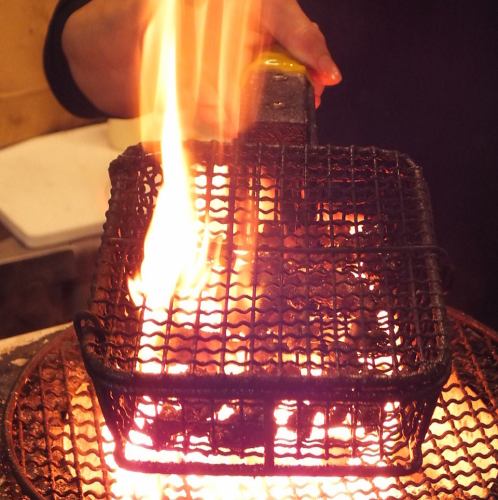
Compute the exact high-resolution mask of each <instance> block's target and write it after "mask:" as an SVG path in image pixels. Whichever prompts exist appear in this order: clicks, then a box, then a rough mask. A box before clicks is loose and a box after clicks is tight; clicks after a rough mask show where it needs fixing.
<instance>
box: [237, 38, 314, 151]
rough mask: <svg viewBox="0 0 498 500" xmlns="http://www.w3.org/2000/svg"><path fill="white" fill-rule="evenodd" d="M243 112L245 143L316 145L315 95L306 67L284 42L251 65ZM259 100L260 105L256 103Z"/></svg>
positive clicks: (247, 76) (261, 55)
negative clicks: (246, 126)
mask: <svg viewBox="0 0 498 500" xmlns="http://www.w3.org/2000/svg"><path fill="white" fill-rule="evenodd" d="M245 95H246V96H248V97H247V99H245V101H244V103H243V106H242V110H241V115H242V121H243V123H250V124H251V125H250V126H249V128H248V129H247V130H246V131H245V132H244V134H243V135H242V137H241V138H242V140H243V141H245V142H254V143H255V142H261V143H267V144H274V143H278V144H316V143H317V134H316V116H315V96H314V91H313V85H312V83H311V80H310V78H309V74H308V70H307V69H306V67H305V66H304V65H303V64H301V63H300V62H298V61H297V60H296V59H294V58H293V57H292V56H291V55H289V53H288V52H286V51H285V50H284V49H283V48H282V47H281V46H280V45H277V44H275V45H273V46H272V47H271V48H270V49H269V50H266V51H264V52H262V53H261V54H259V56H258V57H257V58H256V59H255V60H254V62H253V63H252V64H251V65H250V66H249V67H248V69H247V75H246V84H245ZM255 102H256V103H258V104H259V105H255Z"/></svg>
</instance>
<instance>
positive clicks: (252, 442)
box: [76, 142, 449, 475]
mask: <svg viewBox="0 0 498 500" xmlns="http://www.w3.org/2000/svg"><path fill="white" fill-rule="evenodd" d="M189 152H190V158H191V165H192V166H191V170H192V171H191V173H192V179H194V180H193V185H192V193H193V194H194V196H195V199H196V200H197V202H196V203H197V208H198V214H199V215H198V218H199V220H198V222H199V224H198V226H199V227H198V237H199V241H206V240H207V241H209V244H208V246H207V248H208V250H207V261H208V268H209V272H208V273H206V275H205V276H204V282H203V286H202V291H200V292H195V293H193V292H192V291H185V290H182V289H181V287H180V289H177V291H176V292H175V294H174V296H173V297H172V299H171V300H170V302H169V304H165V310H163V311H160V312H159V313H158V312H157V311H155V310H151V308H150V307H149V304H148V303H147V302H146V301H145V299H143V297H140V300H138V301H137V299H136V296H137V294H136V293H135V294H134V297H135V302H134V301H133V300H132V298H131V295H132V293H130V291H133V287H132V285H131V284H130V278H133V277H134V276H135V275H136V274H137V271H138V270H139V267H140V263H141V261H142V258H143V242H144V238H145V232H146V229H147V227H148V224H149V222H150V218H151V215H152V211H153V208H154V205H155V201H156V196H157V190H158V187H159V186H160V184H161V183H162V175H161V168H160V159H159V156H158V155H157V154H148V153H146V152H144V150H143V149H142V148H141V147H140V146H136V147H132V148H129V149H128V150H127V151H126V152H125V153H124V154H123V155H121V156H120V157H119V158H118V159H117V160H115V161H114V162H113V163H112V164H111V168H110V174H111V180H112V186H113V188H112V196H111V200H110V205H109V211H108V213H107V220H106V224H105V226H104V235H103V239H102V245H101V250H100V256H99V262H98V269H97V273H96V278H95V283H94V290H93V296H92V297H93V298H92V302H91V306H90V311H89V312H88V313H83V314H81V315H80V316H79V317H78V319H77V321H76V328H77V331H78V333H79V337H80V341H81V344H82V350H83V356H84V359H85V363H86V366H87V369H88V371H89V373H90V375H91V377H92V378H93V380H94V383H95V387H96V391H97V394H98V397H99V401H100V404H101V406H102V410H103V413H104V415H105V418H106V421H107V423H108V425H109V428H110V429H111V431H112V433H113V436H114V438H115V439H116V443H117V445H116V459H117V460H118V462H119V463H120V464H126V465H127V466H128V467H132V468H135V469H137V470H142V471H145V470H147V471H155V472H170V473H186V472H195V473H210V474H237V475H240V474H247V475H259V474H268V475H277V474H281V475H288V474H292V475H303V474H304V475H309V474H353V473H355V474H362V475H372V474H378V473H379V472H381V473H384V474H387V473H389V474H400V473H406V472H409V471H412V470H414V469H415V468H417V467H418V466H419V465H420V460H421V453H420V445H421V443H422V440H423V436H424V433H425V431H426V428H427V424H428V421H429V419H430V416H431V414H432V411H433V409H434V406H435V403H436V399H437V397H438V394H439V392H440V389H441V387H442V384H443V383H444V381H445V380H446V378H447V375H448V368H449V359H448V351H447V345H446V344H447V339H446V333H445V310H444V307H443V305H442V301H441V287H440V280H439V275H438V268H437V253H438V249H437V248H436V247H435V245H434V237H433V232H432V223H431V217H432V216H431V211H430V206H429V201H428V197H427V191H426V187H425V183H424V180H423V178H422V174H421V171H420V169H419V168H418V167H417V166H416V165H414V164H413V162H411V160H409V159H408V158H406V157H405V156H404V155H401V154H399V153H397V152H393V151H385V150H380V149H376V148H356V147H350V148H347V147H346V148H345V147H333V146H317V147H311V146H271V145H254V146H252V145H243V146H238V145H233V146H229V145H226V146H222V145H219V144H217V143H212V144H206V143H197V142H192V143H190V144H189ZM167 237H168V238H169V240H168V241H167V244H169V245H175V235H167ZM130 443H131V444H130ZM133 448H135V449H136V448H140V452H138V453H135V455H134V456H132V453H131V450H132V449H133ZM164 452H167V453H164ZM169 452H171V453H169ZM165 457H166V458H165Z"/></svg>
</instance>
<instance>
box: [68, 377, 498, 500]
mask: <svg viewBox="0 0 498 500" xmlns="http://www.w3.org/2000/svg"><path fill="white" fill-rule="evenodd" d="M89 394H90V392H89V387H88V382H83V383H82V384H81V386H80V387H79V388H77V389H76V390H75V391H74V394H73V395H72V397H71V405H70V407H71V418H72V423H70V419H69V418H68V421H67V423H66V425H65V427H64V432H63V434H62V435H63V438H62V443H61V445H62V449H63V450H64V457H65V463H67V465H68V468H69V471H70V472H71V474H72V476H76V475H77V473H76V471H77V470H78V471H79V474H81V475H82V476H83V477H84V478H85V481H84V482H83V481H82V482H81V488H82V495H83V496H84V497H85V498H86V496H87V495H88V496H95V495H96V496H102V495H104V494H105V491H104V489H103V484H102V480H101V466H102V464H101V462H100V456H101V453H102V454H103V456H104V457H105V461H106V464H107V470H108V472H107V473H108V474H109V479H110V480H111V482H112V485H111V491H112V495H113V498H119V499H123V500H128V499H129V500H131V499H134V500H138V499H143V500H161V499H163V498H171V499H173V498H185V494H186V493H185V492H186V491H189V492H191V493H192V494H193V495H195V498H202V499H213V500H214V499H216V500H218V499H219V500H224V499H225V498H227V497H230V498H238V499H241V500H242V499H244V500H246V499H247V500H252V499H254V500H256V499H257V500H259V499H262V498H267V499H270V498H271V499H277V500H284V499H290V498H334V499H342V498H344V499H353V500H357V499H358V500H360V499H361V500H363V499H366V498H372V495H373V493H372V491H373V488H375V490H378V491H376V493H375V498H380V499H384V498H386V499H387V498H402V497H401V493H400V491H399V488H398V487H399V486H400V485H402V486H403V488H405V489H406V491H407V493H408V494H409V495H410V496H413V497H419V496H420V494H421V491H427V485H428V484H432V487H433V488H434V491H437V492H441V491H444V489H446V490H447V491H451V490H452V489H453V487H454V477H458V480H459V482H460V485H461V487H462V488H465V489H463V490H462V491H461V496H462V498H463V497H465V498H467V497H473V498H474V497H475V498H489V494H490V492H489V491H488V490H486V489H485V488H483V487H482V486H481V484H485V483H489V481H490V480H491V479H492V477H493V474H495V469H494V468H493V464H494V463H495V450H496V447H497V446H498V427H497V426H496V423H495V422H494V418H493V414H492V410H490V409H489V407H488V406H487V405H486V403H485V402H483V401H482V399H481V398H479V396H478V395H477V394H476V393H475V392H474V391H473V390H472V389H471V388H470V387H468V386H466V385H465V384H464V383H463V382H462V381H461V380H460V379H459V377H458V375H457V374H456V373H455V372H454V373H453V374H452V376H451V378H450V379H449V380H448V382H447V384H446V386H445V389H444V390H443V393H442V396H441V398H440V404H439V405H438V407H437V408H436V411H435V413H434V416H433V419H432V424H431V426H430V429H429V432H428V435H427V437H426V440H425V442H424V444H423V446H422V451H423V454H424V465H423V469H422V471H420V472H417V473H415V474H414V475H412V476H403V477H400V478H390V477H375V478H371V479H363V478H355V477H344V478H339V477H329V478H318V477H292V478H289V477H269V478H244V477H236V476H235V477H220V478H218V477H202V476H194V475H190V476H178V475H159V474H142V473H139V472H133V471H129V470H125V469H121V468H119V467H118V466H117V465H116V463H115V461H114V457H113V451H114V447H115V444H114V441H113V438H112V435H111V433H110V431H109V429H108V428H107V426H106V425H105V423H104V421H103V419H102V417H101V416H99V418H98V419H97V421H94V418H95V417H94V410H93V408H92V404H94V403H92V400H91V399H90V397H89ZM469 396H470V398H469ZM293 404H294V403H293V402H291V401H284V402H282V405H281V406H280V407H279V408H277V409H276V410H275V419H276V422H277V423H278V424H279V425H285V424H286V423H287V422H288V420H289V417H290V415H291V412H290V411H289V407H291V406H292V405H293ZM289 405H290V406H289ZM388 409H389V408H388ZM220 414H222V417H223V418H227V417H228V416H229V415H230V408H229V407H224V408H222V409H221V410H220ZM450 414H451V416H452V417H453V418H452V419H448V417H449V415H450ZM313 425H314V429H313V433H323V432H325V429H324V427H323V426H324V418H323V415H321V414H317V415H316V416H315V419H314V422H313ZM71 429H74V431H72V430H71ZM327 432H328V433H329V434H330V435H331V436H334V437H336V438H337V439H346V438H347V435H348V433H349V432H350V430H349V429H348V428H347V427H341V426H337V427H334V428H330V429H328V430H327ZM98 436H100V438H99V437H98ZM289 436H290V435H289ZM291 438H292V437H291ZM96 439H99V440H100V443H101V444H99V449H98V450H97V449H96V448H95V446H96V445H95V440H96ZM92 443H93V444H92ZM462 443H464V448H463V449H462ZM100 446H101V449H100ZM441 453H442V454H441ZM469 457H470V458H469ZM374 459H375V456H373V457H372V460H374ZM310 460H313V459H310ZM351 460H355V459H351ZM476 469H477V470H478V471H479V472H476V471H475V470H476ZM486 471H487V472H486ZM424 477H425V481H424ZM430 481H436V483H430ZM441 498H449V495H448V496H447V497H445V496H442V497H441Z"/></svg>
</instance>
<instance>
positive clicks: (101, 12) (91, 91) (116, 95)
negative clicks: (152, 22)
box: [62, 0, 149, 117]
mask: <svg viewBox="0 0 498 500" xmlns="http://www.w3.org/2000/svg"><path fill="white" fill-rule="evenodd" d="M145 4H147V2H143V1H142V2H140V1H139V2H137V1H135V0H119V1H111V0H93V1H92V2H90V3H88V4H87V5H85V6H83V7H82V8H81V9H79V10H77V11H75V12H74V13H73V14H72V15H71V16H70V17H69V19H68V20H67V22H66V24H65V27H64V31H63V33H62V48H63V51H64V54H65V56H66V58H67V61H68V64H69V68H70V70H71V74H72V76H73V79H74V81H75V82H76V84H77V85H78V87H79V88H80V90H81V91H82V92H83V94H84V95H85V96H86V97H87V98H88V99H89V100H90V101H91V102H92V103H93V104H94V105H95V106H96V107H97V108H98V109H100V110H101V111H103V112H104V113H106V114H108V115H112V116H121V117H129V116H136V115H137V114H138V113H139V91H138V82H139V75H140V51H141V43H140V42H141V39H142V36H143V30H144V26H146V24H147V23H146V21H147V19H146V16H147V15H149V12H148V9H147V8H146V7H144V5H145ZM133 10H136V16H133V15H130V11H133Z"/></svg>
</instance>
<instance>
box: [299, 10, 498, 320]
mask: <svg viewBox="0 0 498 500" xmlns="http://www.w3.org/2000/svg"><path fill="white" fill-rule="evenodd" d="M301 4H302V6H303V8H304V9H305V11H306V12H307V14H308V15H309V16H310V17H311V18H312V19H313V20H314V21H316V22H317V23H318V24H319V25H320V27H321V29H322V31H323V33H324V35H325V37H326V39H327V41H328V43H329V47H330V49H331V52H332V55H333V57H334V59H335V60H336V62H337V64H338V65H339V67H340V69H341V71H342V74H343V82H342V83H341V84H340V85H339V86H337V87H334V88H331V89H328V90H326V92H325V94H324V96H323V99H322V105H321V107H320V109H319V111H318V126H319V135H320V142H322V143H335V144H348V145H349V144H357V145H376V146H380V147H385V148H389V149H397V150H399V151H402V152H404V153H407V154H408V155H409V156H410V157H411V158H413V159H414V160H415V161H416V162H417V163H418V164H420V165H421V166H422V167H423V169H424V174H425V177H426V179H427V181H428V183H429V188H430V191H431V196H432V204H433V209H434V216H435V220H436V235H437V239H438V243H439V245H440V246H441V247H443V248H444V249H445V250H447V252H448V253H449V255H450V262H451V264H452V265H453V267H454V272H453V283H452V286H451V289H450V291H449V293H448V297H447V302H448V303H449V304H450V305H453V306H455V307H457V308H459V309H461V310H463V311H464V312H467V313H468V314H471V315H473V316H474V317H476V318H477V319H479V320H481V321H483V322H484V323H486V324H488V325H489V326H493V327H494V328H498V308H497V298H498V257H497V256H496V252H497V249H498V237H497V234H498V224H497V216H498V180H497V179H498V174H497V169H498V164H497V163H498V162H497V159H498V147H497V142H498V119H497V111H498V106H497V92H498V57H497V55H498V50H497V49H498V35H497V32H498V1H497V0H489V1H484V0H444V1H443V0H417V1H400V0H375V1H373V0H341V1H339V0H335V1H334V0H302V1H301Z"/></svg>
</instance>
